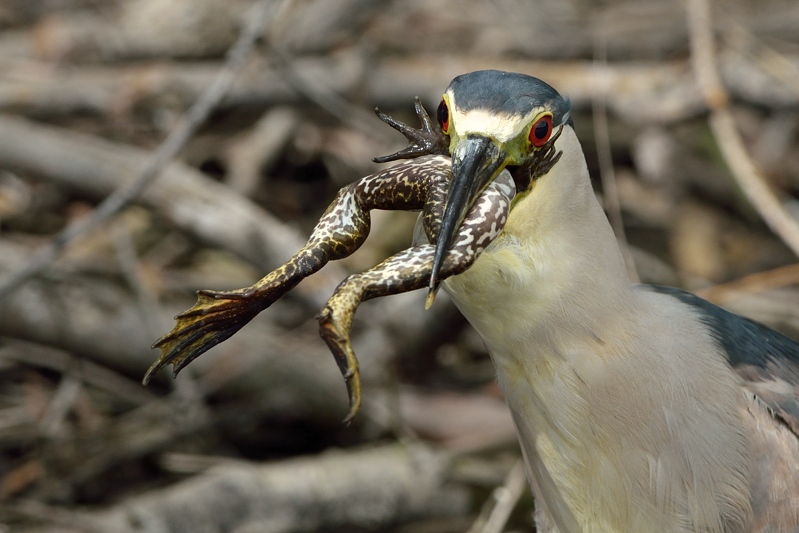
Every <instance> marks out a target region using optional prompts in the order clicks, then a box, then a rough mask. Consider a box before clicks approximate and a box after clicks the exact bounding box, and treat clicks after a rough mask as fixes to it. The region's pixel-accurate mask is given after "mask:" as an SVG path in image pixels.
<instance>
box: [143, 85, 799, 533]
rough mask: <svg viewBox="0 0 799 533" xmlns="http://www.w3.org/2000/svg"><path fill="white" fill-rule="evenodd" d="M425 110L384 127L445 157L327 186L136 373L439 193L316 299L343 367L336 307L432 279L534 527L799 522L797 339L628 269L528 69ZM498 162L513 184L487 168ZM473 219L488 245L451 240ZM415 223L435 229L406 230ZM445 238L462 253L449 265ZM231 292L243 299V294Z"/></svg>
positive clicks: (762, 527) (545, 94) (236, 323)
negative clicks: (513, 441) (265, 256)
mask: <svg viewBox="0 0 799 533" xmlns="http://www.w3.org/2000/svg"><path fill="white" fill-rule="evenodd" d="M384 119H385V118H384ZM389 121H390V119H389ZM438 121H439V124H440V131H439V130H438V128H432V127H431V122H430V121H429V119H427V117H426V115H424V116H423V122H424V126H425V128H424V130H412V129H410V128H407V127H406V126H404V125H399V126H398V125H397V123H394V126H395V127H398V129H400V130H401V131H403V133H405V134H406V135H407V136H408V137H409V139H411V140H412V146H411V147H409V148H408V149H406V150H405V151H403V152H401V153H400V155H401V156H406V157H414V156H418V155H420V154H443V155H450V156H451V167H450V162H449V159H446V158H440V157H433V158H428V159H426V160H424V162H423V163H419V166H417V167H412V166H405V167H403V166H399V167H394V168H395V169H398V170H389V171H386V172H384V173H383V174H378V175H375V176H373V177H369V178H365V179H364V180H362V181H361V182H359V183H360V185H357V184H356V185H354V186H353V187H350V188H348V189H346V190H343V191H342V193H340V196H339V198H338V200H337V202H338V203H334V205H333V206H331V208H330V209H329V210H328V212H327V213H326V215H325V217H324V218H323V222H322V223H320V226H318V227H317V230H316V231H315V232H314V235H313V236H312V238H311V241H309V245H308V246H307V247H306V248H305V249H303V250H302V251H301V252H300V253H299V254H298V255H297V256H295V258H293V259H292V260H291V261H290V262H289V263H287V266H284V267H281V269H278V270H277V271H275V272H276V273H273V274H270V276H271V277H270V276H267V277H266V278H264V280H262V281H261V282H259V284H256V285H255V286H253V287H252V288H248V289H246V290H241V291H233V292H229V293H213V292H205V293H203V294H201V301H200V303H198V304H197V306H195V308H193V309H192V310H190V311H189V312H187V313H184V314H183V315H181V317H180V321H179V324H178V327H176V329H175V330H174V331H173V333H171V334H170V335H168V336H166V337H164V338H163V339H162V340H161V341H159V345H160V346H161V347H162V348H163V349H164V354H163V355H162V357H161V359H160V360H159V362H158V363H156V365H154V367H153V369H152V371H154V370H157V369H158V368H160V367H161V366H163V365H164V364H166V363H170V362H171V363H173V364H174V366H175V368H176V369H179V368H180V367H181V366H183V365H185V363H187V362H188V361H190V360H191V359H192V358H193V357H196V356H197V355H199V353H202V351H204V350H205V349H207V346H205V345H213V344H216V343H217V342H220V341H221V340H224V339H225V338H227V337H228V336H230V335H232V334H233V332H234V331H236V330H237V329H238V328H239V327H241V324H243V323H244V322H246V321H247V320H249V319H250V318H252V316H254V315H255V314H257V312H258V311H260V310H262V309H263V308H265V307H266V306H267V305H269V304H270V303H271V302H272V301H274V300H275V299H277V298H278V297H280V295H282V294H284V293H285V292H286V291H287V290H289V289H290V288H291V287H293V286H294V285H296V282H297V281H298V280H299V279H300V278H301V277H302V276H304V275H308V274H310V273H312V272H313V271H316V270H318V268H320V267H321V264H323V263H324V261H326V260H328V259H335V258H336V257H340V256H342V255H346V254H347V253H351V251H352V250H354V248H357V245H359V244H360V242H362V239H361V236H362V234H363V233H364V231H363V228H362V226H363V224H362V218H363V216H362V210H368V209H371V208H374V207H377V208H380V207H381V206H383V204H391V203H392V202H393V207H394V208H401V209H405V208H421V207H422V205H423V204H424V202H425V200H424V198H427V199H428V200H429V199H430V198H433V197H437V196H436V195H437V194H438V195H439V196H440V197H441V199H442V200H441V202H439V203H436V202H433V204H434V206H433V208H431V209H427V204H424V205H425V209H427V210H426V211H425V217H424V220H425V232H423V234H422V235H421V237H420V239H419V240H420V241H422V242H420V243H419V246H417V247H416V248H415V249H412V250H416V251H415V252H409V255H407V256H402V257H401V259H400V260H399V261H398V262H397V261H395V262H394V263H391V262H390V261H387V262H386V263H385V264H384V265H387V266H382V267H381V266H380V265H379V266H378V267H376V269H374V271H369V272H367V273H364V274H363V275H356V276H354V277H353V279H354V280H355V281H350V280H349V279H348V280H347V281H345V282H344V283H343V284H342V286H341V287H340V289H339V291H337V295H339V296H340V297H339V303H337V304H330V305H329V306H328V307H327V308H326V309H325V311H324V312H323V313H322V322H323V332H324V331H325V327H327V328H328V333H327V334H326V335H327V336H326V340H327V341H328V343H329V344H331V347H332V348H334V353H335V352H336V350H339V351H338V353H337V358H338V360H339V364H340V365H342V371H343V372H345V376H347V377H348V380H350V379H351V378H352V376H353V374H354V375H355V376H356V378H357V366H355V365H356V364H357V363H356V362H355V359H354V354H352V352H351V349H350V348H349V345H348V342H349V341H348V333H349V322H350V321H351V313H350V312H349V311H347V309H351V310H352V312H354V307H356V306H357V303H358V302H360V301H361V300H363V299H367V298H371V297H375V296H379V295H381V294H386V293H388V292H392V291H393V292H400V290H409V289H413V288H420V287H422V286H427V285H428V284H429V286H430V287H431V294H434V291H435V288H437V286H438V284H439V283H441V284H442V286H443V288H444V290H446V291H447V292H448V293H449V294H450V295H451V296H452V299H453V300H454V301H455V304H456V305H457V306H458V308H459V309H460V310H461V311H462V312H463V314H464V315H465V316H466V318H467V319H468V320H469V322H470V323H471V324H472V326H474V328H475V329H476V330H477V331H478V332H479V334H480V336H481V337H482V338H483V340H484V341H485V344H486V346H487V348H488V351H489V353H490V354H491V358H492V359H493V361H494V364H495V365H496V368H497V374H498V379H499V382H500V384H501V386H502V389H503V391H504V393H505V398H506V401H507V404H508V406H509V408H510V410H511V412H512V413H513V418H514V420H515V423H516V426H517V429H518V434H519V441H520V443H521V448H522V451H523V454H524V458H525V462H526V465H527V472H528V477H529V480H530V483H531V485H532V489H533V493H534V495H535V497H536V507H537V510H536V523H537V526H538V530H539V531H541V532H559V533H577V532H586V533H588V532H608V533H610V532H614V533H632V532H658V533H659V532H670V533H671V532H694V533H698V532H701V533H715V532H719V533H720V532H725V533H730V532H739V531H740V532H771V531H781V532H792V531H799V439H798V438H797V433H799V395H798V394H797V390H799V389H797V386H799V345H798V344H797V343H795V342H794V341H792V340H790V339H788V338H787V337H785V336H783V335H781V334H779V333H777V332H775V331H773V330H771V329H769V328H767V327H765V326H762V325H760V324H757V323H755V322H752V321H750V320H747V319H745V318H742V317H739V316H737V315H734V314H732V313H729V312H727V311H724V310H722V309H720V308H719V307H716V306H714V305H712V304H710V303H708V302H705V301H703V300H701V299H699V298H697V297H696V296H693V295H691V294H689V293H687V292H683V291H680V290H676V289H669V288H662V287H653V286H647V285H635V284H631V283H630V280H629V278H628V276H627V271H626V269H625V265H624V262H623V259H622V256H621V253H620V251H619V247H618V244H617V242H616V239H615V237H614V234H613V231H612V230H611V227H610V224H609V223H608V220H607V218H606V217H605V214H604V213H603V211H602V208H601V207H600V205H599V203H598V202H597V200H596V197H595V196H594V192H593V190H592V188H591V183H590V178H589V175H588V170H587V168H586V162H585V158H584V156H583V152H582V149H581V148H580V143H579V142H578V140H577V137H576V136H575V133H574V130H573V129H572V121H571V115H570V107H569V103H568V101H566V100H564V99H563V98H562V97H561V96H560V95H559V94H558V93H557V92H556V91H555V90H554V89H553V88H552V87H550V86H549V85H547V84H546V83H544V82H542V81H540V80H538V79H536V78H533V77H530V76H526V75H522V74H512V73H506V72H498V71H481V72H474V73H471V74H466V75H463V76H459V77H457V78H455V79H454V80H453V81H452V83H451V84H450V86H449V87H448V88H447V90H446V92H445V94H444V98H443V101H442V102H441V105H440V106H439V109H438ZM544 154H546V155H544ZM450 170H451V179H450ZM505 170H507V171H508V172H505ZM414 173H416V174H414ZM442 176H443V177H442ZM511 177H512V179H513V182H512V184H513V185H515V188H516V191H515V197H513V192H511V193H510V194H509V195H508V194H506V193H503V192H502V191H503V189H502V187H503V186H502V184H501V183H500V182H502V180H505V181H507V180H509V179H510V178H511ZM427 178H429V180H428V181H427V182H426V183H427V185H425V187H427V189H425V191H422V192H420V191H421V188H420V187H419V183H420V182H425V180H426V179H427ZM434 178H435V179H434ZM380 180H383V185H380V183H381V181H380ZM414 180H416V181H414ZM431 183H432V184H433V185H430V184H431ZM442 184H443V185H442ZM439 185H441V187H439V189H440V190H439V189H436V186H439ZM380 187H383V188H382V189H380ZM403 187H405V188H404V189H403ZM491 187H494V189H492V191H493V192H492V193H491V194H494V196H493V197H489V198H494V199H492V200H491V199H490V200H486V199H485V197H484V196H483V195H486V194H487V193H486V191H487V190H488V189H489V188H491ZM447 189H448V192H447ZM374 190H382V191H383V192H382V193H381V194H375V193H374ZM400 191H402V193H401V194H400ZM436 191H439V192H436ZM510 198H513V199H512V202H511V201H510ZM481 199H482V200H481ZM503 199H505V200H507V201H505V200H503ZM380 202H383V204H381V203H380ZM480 202H482V204H480ZM478 204H479V206H478ZM508 204H509V205H510V207H509V211H508V210H507V209H505V208H506V207H507V205H508ZM497 205H501V206H503V208H502V209H498V214H496V215H495V218H494V219H491V216H493V215H491V214H490V213H491V209H492V206H497ZM436 206H437V207H436ZM383 207H385V206H383ZM476 207H480V209H483V211H482V215H475V211H474V209H475V208H476ZM470 209H471V210H470ZM431 213H432V215H431ZM428 215H429V216H428ZM506 215H507V216H506ZM505 218H506V219H507V220H505ZM428 219H430V220H432V221H433V222H429V221H428ZM486 221H487V222H486ZM502 222H505V224H504V229H502V231H501V232H500V231H499V230H498V228H499V227H501V225H500V226H497V224H501V223H502ZM359 224H360V226H359ZM339 226H340V227H345V228H347V231H344V232H343V231H339V229H340V228H339ZM355 226H358V228H355ZM487 226H490V227H491V228H493V230H495V231H494V233H491V234H490V237H491V239H493V242H491V244H490V245H489V246H488V247H487V248H485V250H482V249H479V250H476V251H475V250H472V249H471V248H469V246H470V242H471V241H472V240H475V239H476V237H479V232H481V231H483V230H484V229H485V228H486V227H487ZM353 228H355V229H353ZM481 228H483V229H481ZM366 231H368V219H367V220H366ZM348 232H349V233H348ZM475 232H477V233H475ZM485 232H486V234H488V233H489V230H488V229H485ZM343 233H347V235H345V237H346V238H345V237H342V234H343ZM350 234H352V235H354V237H353V238H350V236H349V235H350ZM425 235H426V237H427V239H429V240H430V241H431V242H434V243H435V244H434V245H433V244H427V245H424V244H423V241H424V240H425ZM477 240H479V239H477ZM489 240H490V239H489ZM356 241H357V242H356ZM342 243H345V244H342ZM353 243H354V244H353ZM339 248H341V249H342V250H343V249H344V248H346V250H344V252H342V253H339V252H338V251H337V250H338V249H339ZM453 250H455V251H459V253H461V254H462V255H464V254H465V256H467V257H468V260H463V261H461V263H459V264H461V267H459V268H454V267H453V261H452V260H450V259H449V258H450V257H451V255H449V254H451V253H452V252H453ZM481 251H482V254H481V255H479V253H480V252H481ZM477 255H479V257H476V256H477ZM320 256H325V257H324V261H323V260H320V259H319V257H320ZM398 257H399V256H398ZM475 257H476V260H475ZM314 261H316V262H314ZM448 261H449V262H448ZM472 262H473V263H472ZM456 263H457V261H456ZM307 265H311V266H307ZM469 265H471V266H470V267H469V268H468V269H467V270H465V271H464V268H466V267H467V266H469ZM456 266H457V265H456ZM298 272H300V273H299V274H298ZM370 272H372V273H371V274H370ZM420 272H421V273H422V274H418V273H420ZM367 274H369V275H372V278H369V276H368V275H367ZM381 276H382V277H381ZM386 280H388V282H386ZM383 282H386V284H384V285H385V286H383V285H380V283H383ZM380 287H382V288H380ZM386 287H388V289H386ZM378 288H380V289H379V290H378ZM389 289H390V290H389ZM370 291H371V292H370ZM381 291H382V292H381ZM341 295H343V296H341ZM248 298H249V299H251V300H252V301H253V302H254V301H255V300H257V303H250V304H247V305H250V306H251V307H252V309H249V308H245V307H242V306H244V305H245V304H242V303H241V301H242V300H246V299H248ZM335 298H337V296H335V295H334V299H335ZM203 299H204V300H203ZM334 299H332V300H331V301H334ZM342 301H346V302H345V303H346V305H345V306H344V307H346V309H345V311H344V312H343V316H344V318H345V320H340V321H338V322H337V320H336V319H335V316H334V317H333V318H331V315H336V313H337V309H341V308H342V307H341V306H342V304H341V302H342ZM215 306H216V307H215ZM347 306H349V307H347ZM242 309H243V310H242ZM181 321H182V322H181ZM339 322H341V323H343V324H344V325H343V326H340V327H339V326H336V327H333V328H332V331H333V333H330V331H331V328H330V324H331V323H334V326H335V325H336V324H338V323H339ZM341 345H345V346H344V348H341V347H340V346H341ZM148 376H149V374H148ZM356 381H357V380H356ZM355 393H356V396H358V397H359V391H358V390H356V391H355ZM355 405H356V407H357V403H356V404H355Z"/></svg>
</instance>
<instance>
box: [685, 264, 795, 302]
mask: <svg viewBox="0 0 799 533" xmlns="http://www.w3.org/2000/svg"><path fill="white" fill-rule="evenodd" d="M796 284H799V264H793V265H785V266H781V267H778V268H774V269H772V270H767V271H765V272H756V273H754V274H750V275H748V276H744V277H742V278H740V279H736V280H734V281H730V282H728V283H722V284H720V285H714V286H712V287H707V288H705V289H701V290H698V291H696V294H697V296H701V297H702V298H704V299H705V300H709V301H711V302H714V303H722V302H723V301H724V300H727V299H728V298H729V297H730V296H732V295H735V294H740V293H742V292H748V293H753V292H763V291H768V290H772V289H778V288H780V287H784V286H786V285H796Z"/></svg>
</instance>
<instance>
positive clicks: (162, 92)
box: [0, 52, 799, 130]
mask: <svg viewBox="0 0 799 533" xmlns="http://www.w3.org/2000/svg"><path fill="white" fill-rule="evenodd" d="M789 60H790V61H791V62H792V63H794V64H797V65H799V58H797V57H795V56H793V57H790V58H789ZM2 68H3V69H5V75H4V76H3V77H1V78H0V110H6V111H17V112H22V113H27V114H36V115H43V116H63V115H65V114H71V113H76V112H89V113H96V114H102V115H107V116H110V117H114V116H118V113H119V112H120V111H124V110H129V109H133V108H135V107H137V106H139V105H141V103H142V102H147V104H148V106H152V105H159V103H160V105H162V106H167V107H172V106H174V105H175V103H176V102H177V103H187V102H191V101H193V99H194V98H196V97H197V95H198V94H200V92H201V91H202V90H203V88H204V87H206V86H207V85H208V83H209V82H210V80H211V79H212V77H213V75H214V73H215V72H216V71H217V66H216V65H213V64H167V63H152V64H150V65H145V66H140V65H137V66H116V65H113V66H107V67H98V66H86V67H83V68H81V69H79V70H57V69H51V68H47V66H46V65H37V64H36V63H32V64H24V63H23V64H7V65H3V67H2ZM292 68H293V69H294V70H296V71H297V72H302V73H303V77H304V78H307V79H315V80H324V82H325V87H326V88H327V90H328V91H330V92H331V93H333V94H337V95H357V98H358V99H359V100H360V101H362V102H364V103H363V104H362V106H363V108H364V109H366V108H368V107H370V106H371V105H374V104H377V105H379V106H381V107H384V108H387V109H395V108H405V109H410V108H411V104H412V95H414V94H418V95H419V96H421V97H423V98H424V99H425V101H426V102H437V101H438V100H439V99H440V96H441V91H442V90H443V89H444V88H445V87H446V86H447V84H448V83H449V81H450V80H451V79H452V78H453V77H454V76H457V75H458V74H462V73H463V72H468V71H471V70H478V69H481V68H497V69H501V70H509V71H515V72H525V73H529V74H532V75H534V76H539V77H542V78H544V79H546V80H547V81H548V82H549V83H550V84H552V85H553V86H555V87H556V88H558V90H560V91H561V92H563V93H564V94H567V95H568V96H569V97H570V98H571V99H572V102H573V103H574V104H575V105H576V106H577V107H578V108H582V109H588V108H589V107H590V104H591V101H592V98H594V96H595V95H597V93H601V95H602V96H603V98H605V100H606V101H607V104H608V108H609V109H610V110H611V111H612V112H613V113H615V114H616V115H618V116H620V117H622V118H623V119H625V120H630V121H633V122H650V121H655V122H667V123H669V122H675V121H678V120H683V119H685V118H688V117H692V116H696V115H698V114H700V113H701V112H702V111H703V110H704V109H705V105H704V102H703V100H702V94H701V92H700V91H699V88H698V86H697V84H696V81H695V79H694V78H693V76H692V75H691V72H690V66H689V65H688V63H687V62H686V61H669V62H666V61H659V62H649V63H647V62H637V63H617V64H613V63H611V64H609V65H607V66H602V67H597V66H595V65H594V64H593V63H591V62H589V61H565V62H547V61H531V60H518V59H507V58H495V57H484V58H481V57H474V56H451V57H441V56H417V57H412V58H390V57H389V58H381V59H380V60H379V61H377V62H374V63H368V64H367V63H366V62H365V61H364V60H363V58H362V57H361V55H360V54H359V53H357V52H349V53H339V54H336V55H335V56H332V57H324V58H321V57H305V58H296V59H294V60H293V61H292ZM720 68H721V70H722V75H723V78H724V83H725V85H726V86H727V87H728V88H729V90H730V92H731V94H733V95H734V96H735V97H736V98H740V99H742V100H743V101H746V102H751V103H755V104H759V105H763V106H774V107H786V106H792V105H796V104H797V103H799V95H797V94H796V91H794V90H793V89H792V88H790V87H789V86H788V85H787V84H786V83H785V82H784V81H782V80H779V79H775V78H774V77H772V76H771V75H770V74H769V73H768V72H767V71H766V70H765V69H763V68H762V67H761V66H760V65H758V64H757V63H756V62H753V61H751V60H747V59H745V58H743V57H741V56H740V55H734V56H733V55H726V56H724V57H722V58H721V65H720ZM280 70H281V69H280V68H279V67H274V66H271V65H270V64H269V63H268V62H265V61H264V60H263V59H253V60H251V61H250V63H249V64H248V66H247V67H246V69H245V71H244V74H243V75H242V76H240V77H239V79H237V80H236V83H235V84H234V86H233V88H232V89H231V91H230V93H229V94H228V95H227V97H226V98H225V101H224V104H223V105H224V106H226V107H231V106H243V105H255V106H259V107H268V106H273V105H281V104H294V105H298V104H304V97H303V96H302V95H301V94H300V93H299V92H298V91H297V90H296V89H294V88H293V87H292V85H291V83H289V82H288V81H287V80H285V79H283V78H282V76H281V75H280ZM409 95H411V96H409ZM374 128H375V130H378V129H382V126H381V124H380V123H379V122H378V121H377V120H375V121H374Z"/></svg>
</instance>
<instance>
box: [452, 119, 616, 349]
mask: <svg viewBox="0 0 799 533" xmlns="http://www.w3.org/2000/svg"><path fill="white" fill-rule="evenodd" d="M557 147H558V148H559V149H560V150H562V151H563V155H562V157H561V159H560V160H559V161H558V163H557V164H556V165H555V166H554V167H553V169H552V170H551V171H550V172H549V173H548V174H547V175H545V176H542V177H541V178H539V179H538V181H537V182H536V183H535V184H534V186H533V189H532V191H531V192H530V193H529V194H527V195H526V196H525V197H524V198H523V199H522V200H520V201H519V202H518V203H517V204H516V205H515V206H514V208H513V210H512V211H511V213H510V216H509V218H508V222H507V224H506V226H505V229H504V231H503V233H502V234H501V236H500V238H499V239H497V241H495V242H494V243H493V244H492V246H491V247H489V249H488V250H486V252H485V253H484V254H483V255H482V256H481V257H480V258H479V259H478V260H477V261H476V262H475V264H474V265H473V266H472V268H471V269H469V270H468V271H467V272H465V273H464V274H461V275H460V276H456V277H455V278H452V279H451V280H450V282H449V283H448V284H446V285H445V288H446V289H447V290H448V292H449V293H450V294H451V295H452V296H453V299H454V300H455V303H456V304H457V305H458V307H459V308H460V309H461V311H462V312H463V313H464V315H466V317H467V319H469V321H470V322H471V323H472V325H473V326H474V327H475V328H476V329H477V330H478V332H479V333H480V334H481V335H482V336H483V338H484V340H485V341H486V343H487V344H488V345H489V350H491V345H492V344H494V345H506V346H507V345H508V344H514V343H515V342H520V343H523V344H526V343H529V342H530V340H531V337H534V338H535V339H536V343H552V344H553V346H552V348H553V349H557V348H558V345H561V344H562V343H564V342H567V343H568V339H559V338H556V337H559V336H560V337H562V336H564V335H565V336H567V337H568V336H569V335H571V334H574V335H584V334H585V333H589V335H590V330H595V331H600V330H601V329H602V328H599V327H598V322H599V321H601V320H605V317H608V316H624V314H625V313H623V312H621V311H623V309H622V308H623V307H624V306H625V305H629V295H630V290H631V289H630V283H629V278H628V277H627V274H626V270H625V268H624V261H623V258H622V256H621V253H620V251H619V248H618V244H617V242H616V238H615V236H614V234H613V230H612V229H611V227H610V224H609V222H608V220H607V218H606V217H605V214H604V212H603V211H602V208H601V206H600V205H599V202H598V201H597V199H596V197H595V195H594V192H593V190H592V188H591V182H590V178H589V175H588V170H587V167H586V163H585V158H584V156H583V154H582V149H581V148H580V146H579V141H578V140H577V137H576V136H575V134H574V131H573V130H572V129H571V128H567V129H565V130H564V132H563V134H562V135H561V138H560V139H558V144H557ZM614 308H615V309H614ZM611 310H613V311H616V312H615V313H610V311H611Z"/></svg>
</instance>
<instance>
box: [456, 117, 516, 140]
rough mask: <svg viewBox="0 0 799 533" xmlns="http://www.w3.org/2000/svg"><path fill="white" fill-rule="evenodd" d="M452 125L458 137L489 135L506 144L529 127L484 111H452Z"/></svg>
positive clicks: (514, 118) (510, 118) (509, 118)
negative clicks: (476, 134) (475, 134)
mask: <svg viewBox="0 0 799 533" xmlns="http://www.w3.org/2000/svg"><path fill="white" fill-rule="evenodd" d="M450 112H451V113H452V125H453V127H454V128H455V131H456V133H457V134H458V137H464V136H466V135H468V134H469V133H481V134H489V135H491V136H492V137H493V138H495V139H496V140H497V141H499V142H501V143H504V142H508V141H510V140H511V139H514V138H516V137H517V136H518V135H519V134H520V133H521V132H522V130H523V129H524V128H525V127H526V126H527V122H526V121H523V120H522V121H520V120H519V119H518V118H517V117H511V116H508V115H505V114H492V113H489V112H487V111H484V110H482V109H475V110H473V111H469V112H468V113H458V112H457V111H454V110H451V111H450Z"/></svg>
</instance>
